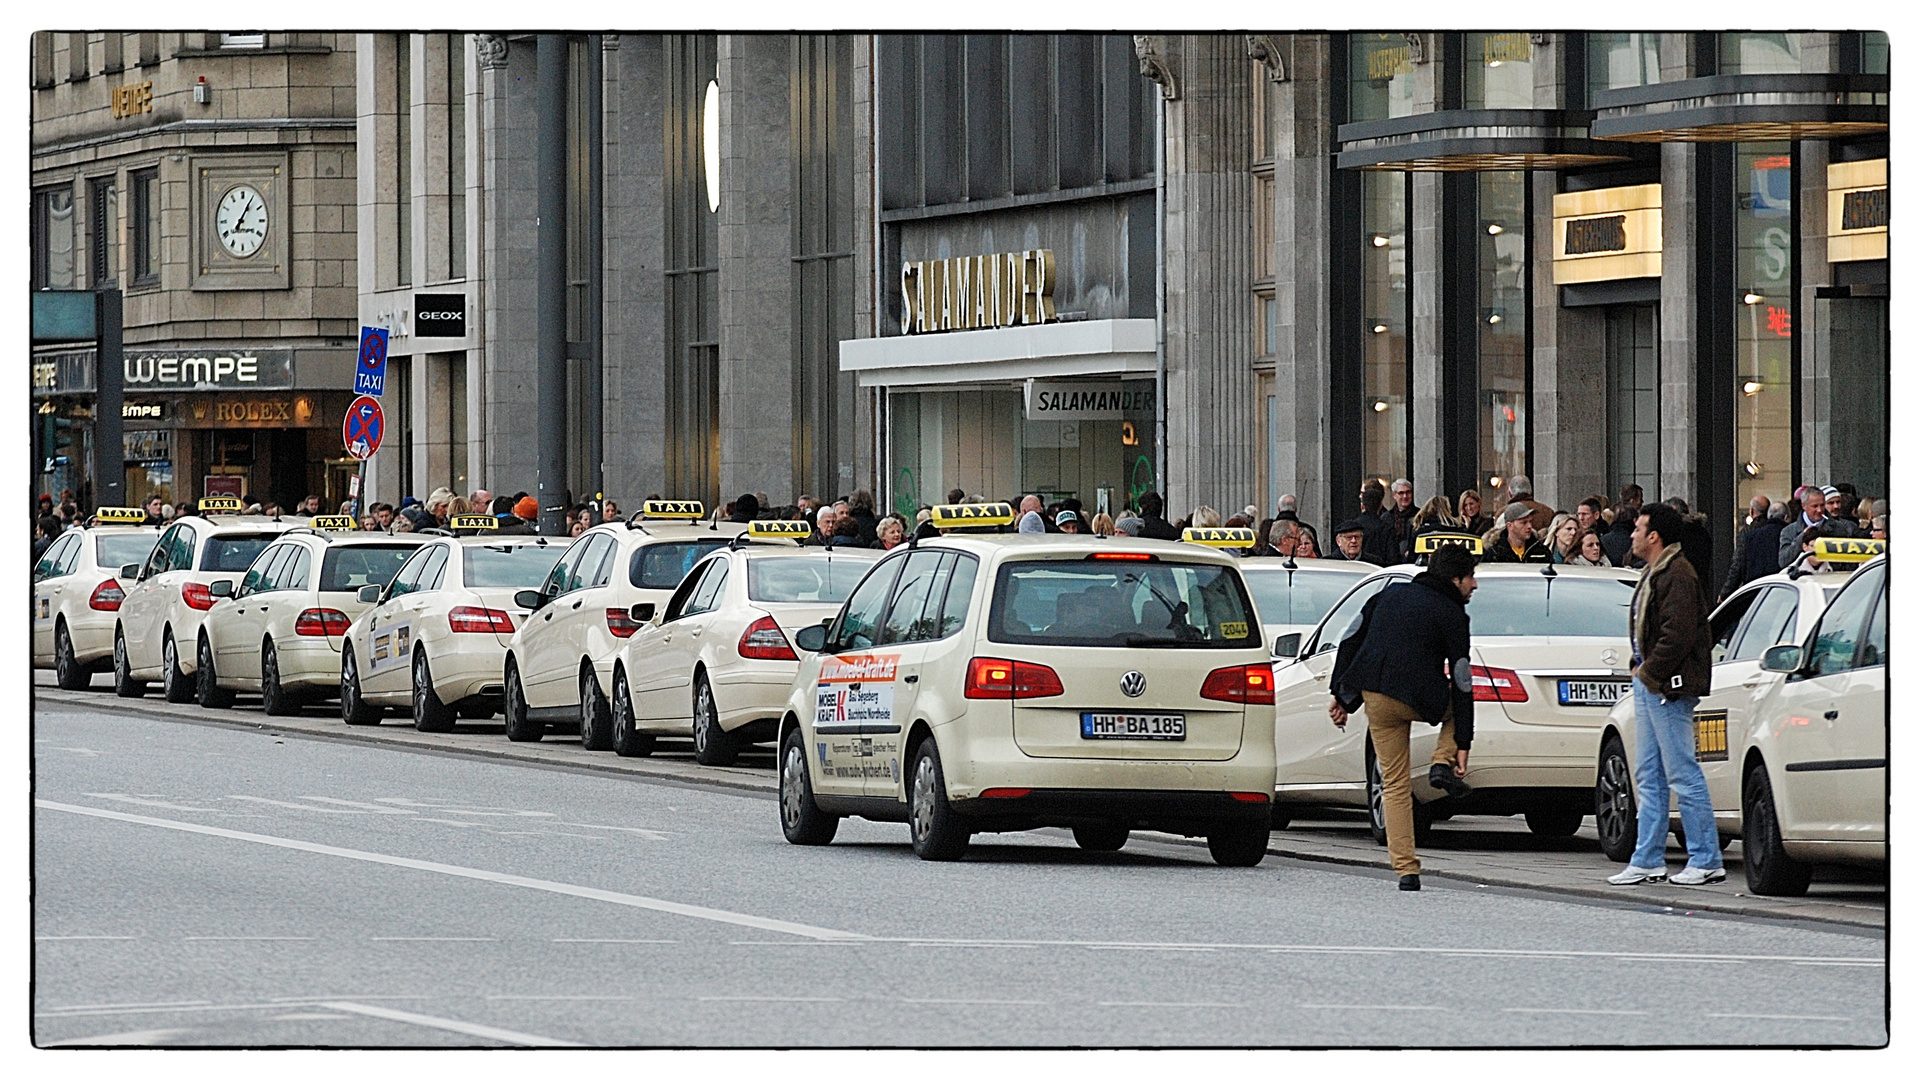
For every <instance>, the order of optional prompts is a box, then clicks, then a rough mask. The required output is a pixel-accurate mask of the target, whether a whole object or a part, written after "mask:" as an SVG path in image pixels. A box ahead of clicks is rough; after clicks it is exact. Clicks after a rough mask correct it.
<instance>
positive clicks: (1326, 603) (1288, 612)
mask: <svg viewBox="0 0 1920 1080" xmlns="http://www.w3.org/2000/svg"><path fill="white" fill-rule="evenodd" d="M1377 569H1379V567H1377V566H1375V565H1374V564H1372V563H1368V562H1348V561H1346V560H1343V559H1295V558H1293V557H1292V556H1287V557H1286V558H1263V559H1248V560H1246V561H1245V562H1243V563H1241V564H1240V571H1241V573H1243V574H1245V575H1246V578H1247V591H1248V592H1250V593H1252V594H1253V606H1254V607H1255V608H1257V609H1259V612H1260V624H1261V626H1262V627H1264V628H1265V629H1266V632H1267V640H1268V641H1270V642H1272V643H1273V646H1274V648H1276V649H1284V648H1287V647H1289V645H1290V646H1291V648H1292V650H1293V652H1298V651H1299V648H1300V639H1301V638H1303V637H1305V636H1306V635H1307V634H1309V633H1312V632H1313V627H1314V624H1315V623H1317V622H1319V621H1320V616H1322V615H1325V614H1326V613H1327V609H1329V608H1331V607H1333V605H1334V602H1335V601H1337V600H1339V599H1340V598H1341V597H1342V596H1345V595H1346V594H1347V590H1348V589H1351V588H1353V587H1354V586H1355V585H1357V584H1359V583H1360V579H1361V578H1363V577H1366V576H1367V575H1368V574H1370V573H1372V572H1373V571H1375V570H1377ZM1293 652H1289V653H1287V654H1286V655H1288V656H1291V655H1293Z"/></svg>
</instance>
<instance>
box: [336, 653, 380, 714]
mask: <svg viewBox="0 0 1920 1080" xmlns="http://www.w3.org/2000/svg"><path fill="white" fill-rule="evenodd" d="M341 652H342V655H341V657H340V719H342V720H345V721H346V722H347V723H349V724H351V725H353V726H354V727H371V726H373V725H374V724H378V723H379V722H380V718H381V717H383V716H385V715H386V712H387V710H386V709H384V708H382V707H381V706H379V705H369V704H367V699H366V698H364V697H361V696H360V665H359V663H358V662H356V661H355V660H354V658H353V646H351V645H348V646H347V647H346V648H344V649H343V650H341Z"/></svg>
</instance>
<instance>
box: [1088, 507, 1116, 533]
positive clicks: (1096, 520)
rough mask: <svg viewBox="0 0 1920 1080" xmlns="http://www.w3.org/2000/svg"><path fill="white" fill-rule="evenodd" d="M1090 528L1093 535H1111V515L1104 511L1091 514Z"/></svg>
mask: <svg viewBox="0 0 1920 1080" xmlns="http://www.w3.org/2000/svg"><path fill="white" fill-rule="evenodd" d="M1092 528H1093V533H1094V535H1095V536H1112V535H1113V515H1112V514H1108V513H1104V512H1102V513H1098V514H1095V515H1093V525H1092Z"/></svg>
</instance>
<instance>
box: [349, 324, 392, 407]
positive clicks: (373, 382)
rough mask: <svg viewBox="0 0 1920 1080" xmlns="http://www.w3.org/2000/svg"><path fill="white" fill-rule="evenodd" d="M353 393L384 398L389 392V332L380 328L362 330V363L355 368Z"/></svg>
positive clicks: (365, 327) (370, 327)
mask: <svg viewBox="0 0 1920 1080" xmlns="http://www.w3.org/2000/svg"><path fill="white" fill-rule="evenodd" d="M353 392H354V393H356V394H364V395H366V396H368V397H382V396H384V395H385V394H386V392H387V331H386V330H385V329H383V328H382V327H378V326H363V327H361V328H360V362H359V363H358V364H355V365H354V368H353Z"/></svg>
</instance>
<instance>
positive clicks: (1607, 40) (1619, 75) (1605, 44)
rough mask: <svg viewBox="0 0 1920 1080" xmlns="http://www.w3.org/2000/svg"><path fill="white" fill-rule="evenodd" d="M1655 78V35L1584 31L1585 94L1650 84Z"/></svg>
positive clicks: (1657, 73)
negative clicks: (1585, 39) (1585, 59)
mask: <svg viewBox="0 0 1920 1080" xmlns="http://www.w3.org/2000/svg"><path fill="white" fill-rule="evenodd" d="M1659 81H1660V35H1659V34H1657V33H1588V34H1587V92H1588V93H1595V92H1598V91H1601V90H1622V89H1625V88H1627V87H1629V86H1653V85H1655V84H1657V83H1659Z"/></svg>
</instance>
